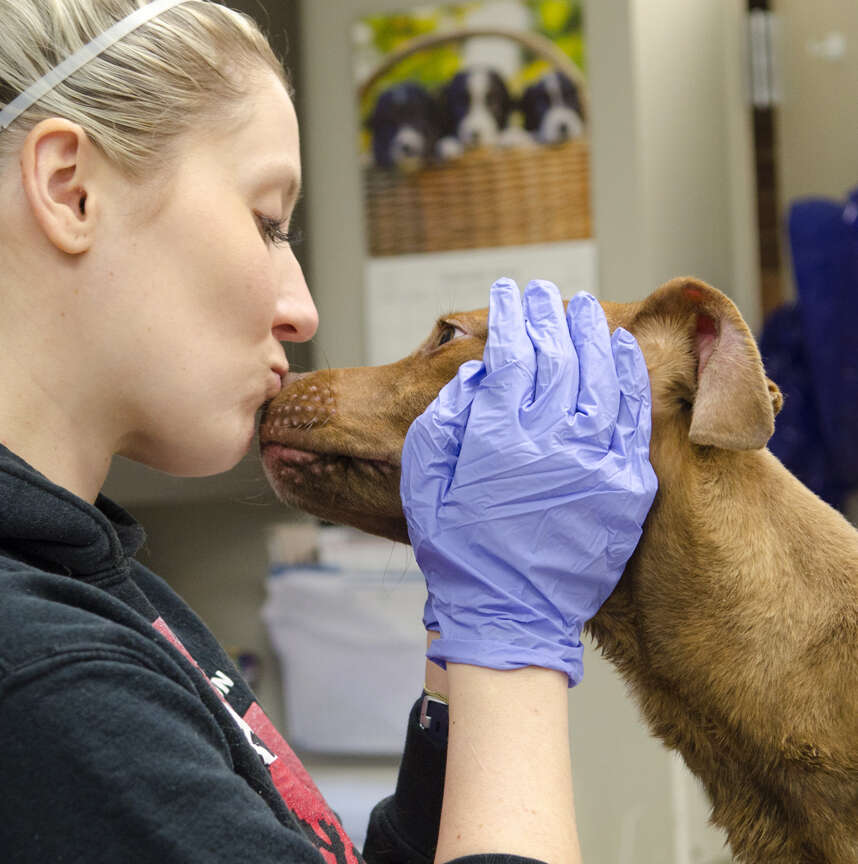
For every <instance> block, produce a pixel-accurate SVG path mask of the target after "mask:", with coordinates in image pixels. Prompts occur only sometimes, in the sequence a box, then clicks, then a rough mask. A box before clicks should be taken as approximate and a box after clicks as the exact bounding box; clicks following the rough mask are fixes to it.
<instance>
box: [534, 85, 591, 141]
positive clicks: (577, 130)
mask: <svg viewBox="0 0 858 864" xmlns="http://www.w3.org/2000/svg"><path fill="white" fill-rule="evenodd" d="M519 107H520V109H521V113H522V114H523V116H524V128H525V129H526V130H527V131H528V132H529V133H530V134H531V135H532V136H533V137H534V138H535V139H536V140H537V141H539V142H540V143H541V144H560V143H562V142H563V141H566V140H567V139H569V138H578V137H579V136H581V135H583V134H584V112H583V110H582V106H581V95H580V93H579V92H578V87H577V86H576V85H575V84H574V83H573V82H572V81H571V80H570V79H569V78H568V76H566V75H564V74H563V73H562V72H557V71H555V72H550V73H549V74H548V75H545V76H544V77H542V78H540V80H539V81H537V82H536V83H535V84H531V85H530V87H528V88H527V89H526V90H525V91H524V93H523V94H522V96H521V100H520V101H519Z"/></svg>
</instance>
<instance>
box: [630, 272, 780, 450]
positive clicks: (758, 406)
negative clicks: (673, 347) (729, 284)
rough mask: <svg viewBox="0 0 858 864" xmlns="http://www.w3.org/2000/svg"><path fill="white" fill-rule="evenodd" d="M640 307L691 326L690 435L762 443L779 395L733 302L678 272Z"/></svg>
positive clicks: (722, 443)
mask: <svg viewBox="0 0 858 864" xmlns="http://www.w3.org/2000/svg"><path fill="white" fill-rule="evenodd" d="M643 307H644V308H647V307H650V308H655V309H657V310H658V311H660V312H662V313H663V314H665V315H667V316H669V317H670V318H675V317H676V316H677V315H679V316H680V318H681V319H682V320H685V321H689V322H690V326H691V327H692V333H691V337H692V342H693V346H694V352H695V356H696V359H697V390H696V393H695V397H694V407H693V410H692V415H691V427H690V429H689V432H688V437H689V440H690V441H691V442H692V443H693V444H700V445H709V446H713V447H720V448H723V449H727V450H758V449H760V448H761V447H765V446H766V443H767V442H768V440H769V438H771V436H772V433H773V432H774V430H775V425H774V424H775V420H774V418H775V413H776V412H777V410H780V405H781V403H782V397H781V395H780V391H779V390H778V388H777V387H776V386H775V385H774V384H773V383H772V382H771V381H769V380H768V379H767V378H766V375H765V372H764V370H763V361H762V359H761V357H760V352H759V350H758V349H757V344H756V342H755V340H754V337H753V335H752V334H751V331H750V330H749V329H748V325H747V324H746V323H745V321H744V320H743V318H742V316H741V315H740V314H739V310H738V309H737V308H736V306H735V304H734V303H733V302H732V301H731V300H730V299H729V298H728V297H726V296H725V295H724V294H722V293H721V292H720V291H718V290H716V289H715V288H712V287H711V286H710V285H707V284H706V283H705V282H700V281H699V280H697V279H690V278H680V279H673V280H671V281H670V282H668V283H666V284H665V285H663V286H662V287H661V288H660V289H659V290H658V291H656V292H655V293H654V294H652V295H651V296H650V297H649V298H648V299H647V300H645V301H644V303H643ZM683 313H684V314H683Z"/></svg>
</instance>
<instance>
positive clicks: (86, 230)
mask: <svg viewBox="0 0 858 864" xmlns="http://www.w3.org/2000/svg"><path fill="white" fill-rule="evenodd" d="M95 161H97V153H96V150H95V147H94V146H93V144H92V142H91V141H90V140H89V138H88V137H87V134H86V132H84V130H83V129H82V128H81V127H80V126H78V125H77V124H76V123H72V122H71V121H70V120H65V119H62V118H60V117H51V118H50V119H48V120H42V121H41V122H40V123H38V124H37V125H36V126H35V127H34V128H33V129H32V130H31V131H30V134H29V135H28V136H27V138H26V139H25V141H24V146H23V148H22V150H21V156H20V163H21V180H22V183H23V187H24V194H25V195H26V196H27V200H28V201H29V203H30V208H31V210H32V212H33V216H34V217H35V219H36V221H37V222H38V224H39V225H40V226H41V228H42V230H43V231H44V232H45V236H46V237H47V238H48V239H49V240H50V241H51V243H53V244H54V246H56V247H57V249H59V250H60V251H62V252H66V253H68V254H70V255H79V254H81V253H82V252H86V251H87V250H88V249H89V248H90V246H91V245H92V240H93V228H94V225H95V215H96V214H95V212H94V201H93V200H92V195H91V192H92V189H91V187H92V185H93V181H94V173H93V171H94V168H95Z"/></svg>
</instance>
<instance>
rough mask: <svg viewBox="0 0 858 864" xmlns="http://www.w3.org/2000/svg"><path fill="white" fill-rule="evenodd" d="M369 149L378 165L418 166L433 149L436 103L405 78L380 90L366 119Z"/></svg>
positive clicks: (436, 130)
mask: <svg viewBox="0 0 858 864" xmlns="http://www.w3.org/2000/svg"><path fill="white" fill-rule="evenodd" d="M369 128H370V130H371V131H372V152H373V158H374V159H375V164H376V165H378V166H379V167H381V168H403V169H410V168H419V167H421V166H422V165H423V164H424V163H425V162H427V161H429V160H430V159H431V158H432V157H433V154H434V152H435V145H436V143H437V141H438V138H439V135H440V118H439V113H438V105H437V103H436V101H435V99H433V97H432V96H431V95H430V94H429V92H428V91H427V90H426V89H425V88H424V87H422V86H421V85H419V84H416V83H414V82H412V81H406V82H404V83H402V84H396V85H394V86H393V87H389V88H388V89H387V90H385V91H384V92H382V93H381V95H380V96H379V97H378V101H377V102H376V104H375V109H374V110H373V112H372V116H371V117H370V118H369Z"/></svg>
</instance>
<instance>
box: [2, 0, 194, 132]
mask: <svg viewBox="0 0 858 864" xmlns="http://www.w3.org/2000/svg"><path fill="white" fill-rule="evenodd" d="M187 2H188V0H152V2H151V3H148V4H147V5H145V6H143V7H141V8H140V9H137V10H136V11H135V12H132V13H131V14H130V15H128V16H126V17H125V18H123V19H122V20H121V21H117V22H116V24H114V25H113V26H112V27H108V28H107V30H105V31H104V32H103V33H100V34H99V35H98V36H96V37H95V39H93V40H92V42H88V43H87V44H86V45H84V46H83V48H81V49H80V50H78V51H75V53H74V54H72V55H71V57H67V58H66V59H65V60H63V61H62V63H59V64H58V65H56V66H54V68H53V69H51V71H50V72H48V73H46V74H45V75H43V76H42V77H41V78H39V80H38V81H36V82H35V84H31V85H30V86H29V87H28V88H27V89H26V90H25V91H24V92H23V93H21V94H20V95H19V96H16V97H15V98H14V99H13V100H12V101H11V102H10V103H9V104H8V105H7V106H6V107H5V108H3V110H2V111H0V132H4V131H5V130H6V129H8V128H9V126H11V125H12V123H14V122H15V120H17V119H18V117H20V116H21V114H23V113H24V112H25V111H26V110H27V109H28V108H29V107H30V106H31V105H34V104H35V103H36V102H38V101H39V99H41V98H42V96H44V95H45V94H46V93H48V92H49V91H51V90H53V89H54V87H56V86H57V84H59V83H60V82H61V81H65V79H66V78H68V77H69V75H72V74H73V73H75V72H77V70H78V69H80V68H81V67H82V66H85V65H86V64H87V63H89V61H90V60H94V59H95V58H96V57H98V55H99V54H101V52H102V51H106V50H107V49H108V48H109V47H110V46H111V45H113V44H114V43H115V42H118V41H119V40H120V39H122V38H123V37H124V36H127V35H128V34H129V33H131V32H132V31H133V30H136V29H137V28H138V27H140V26H142V25H143V24H145V23H146V22H147V21H151V20H152V19H153V18H155V17H156V16H158V15H160V14H161V13H162V12H166V11H167V10H168V9H171V8H172V7H173V6H178V5H179V4H180V3H187Z"/></svg>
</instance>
